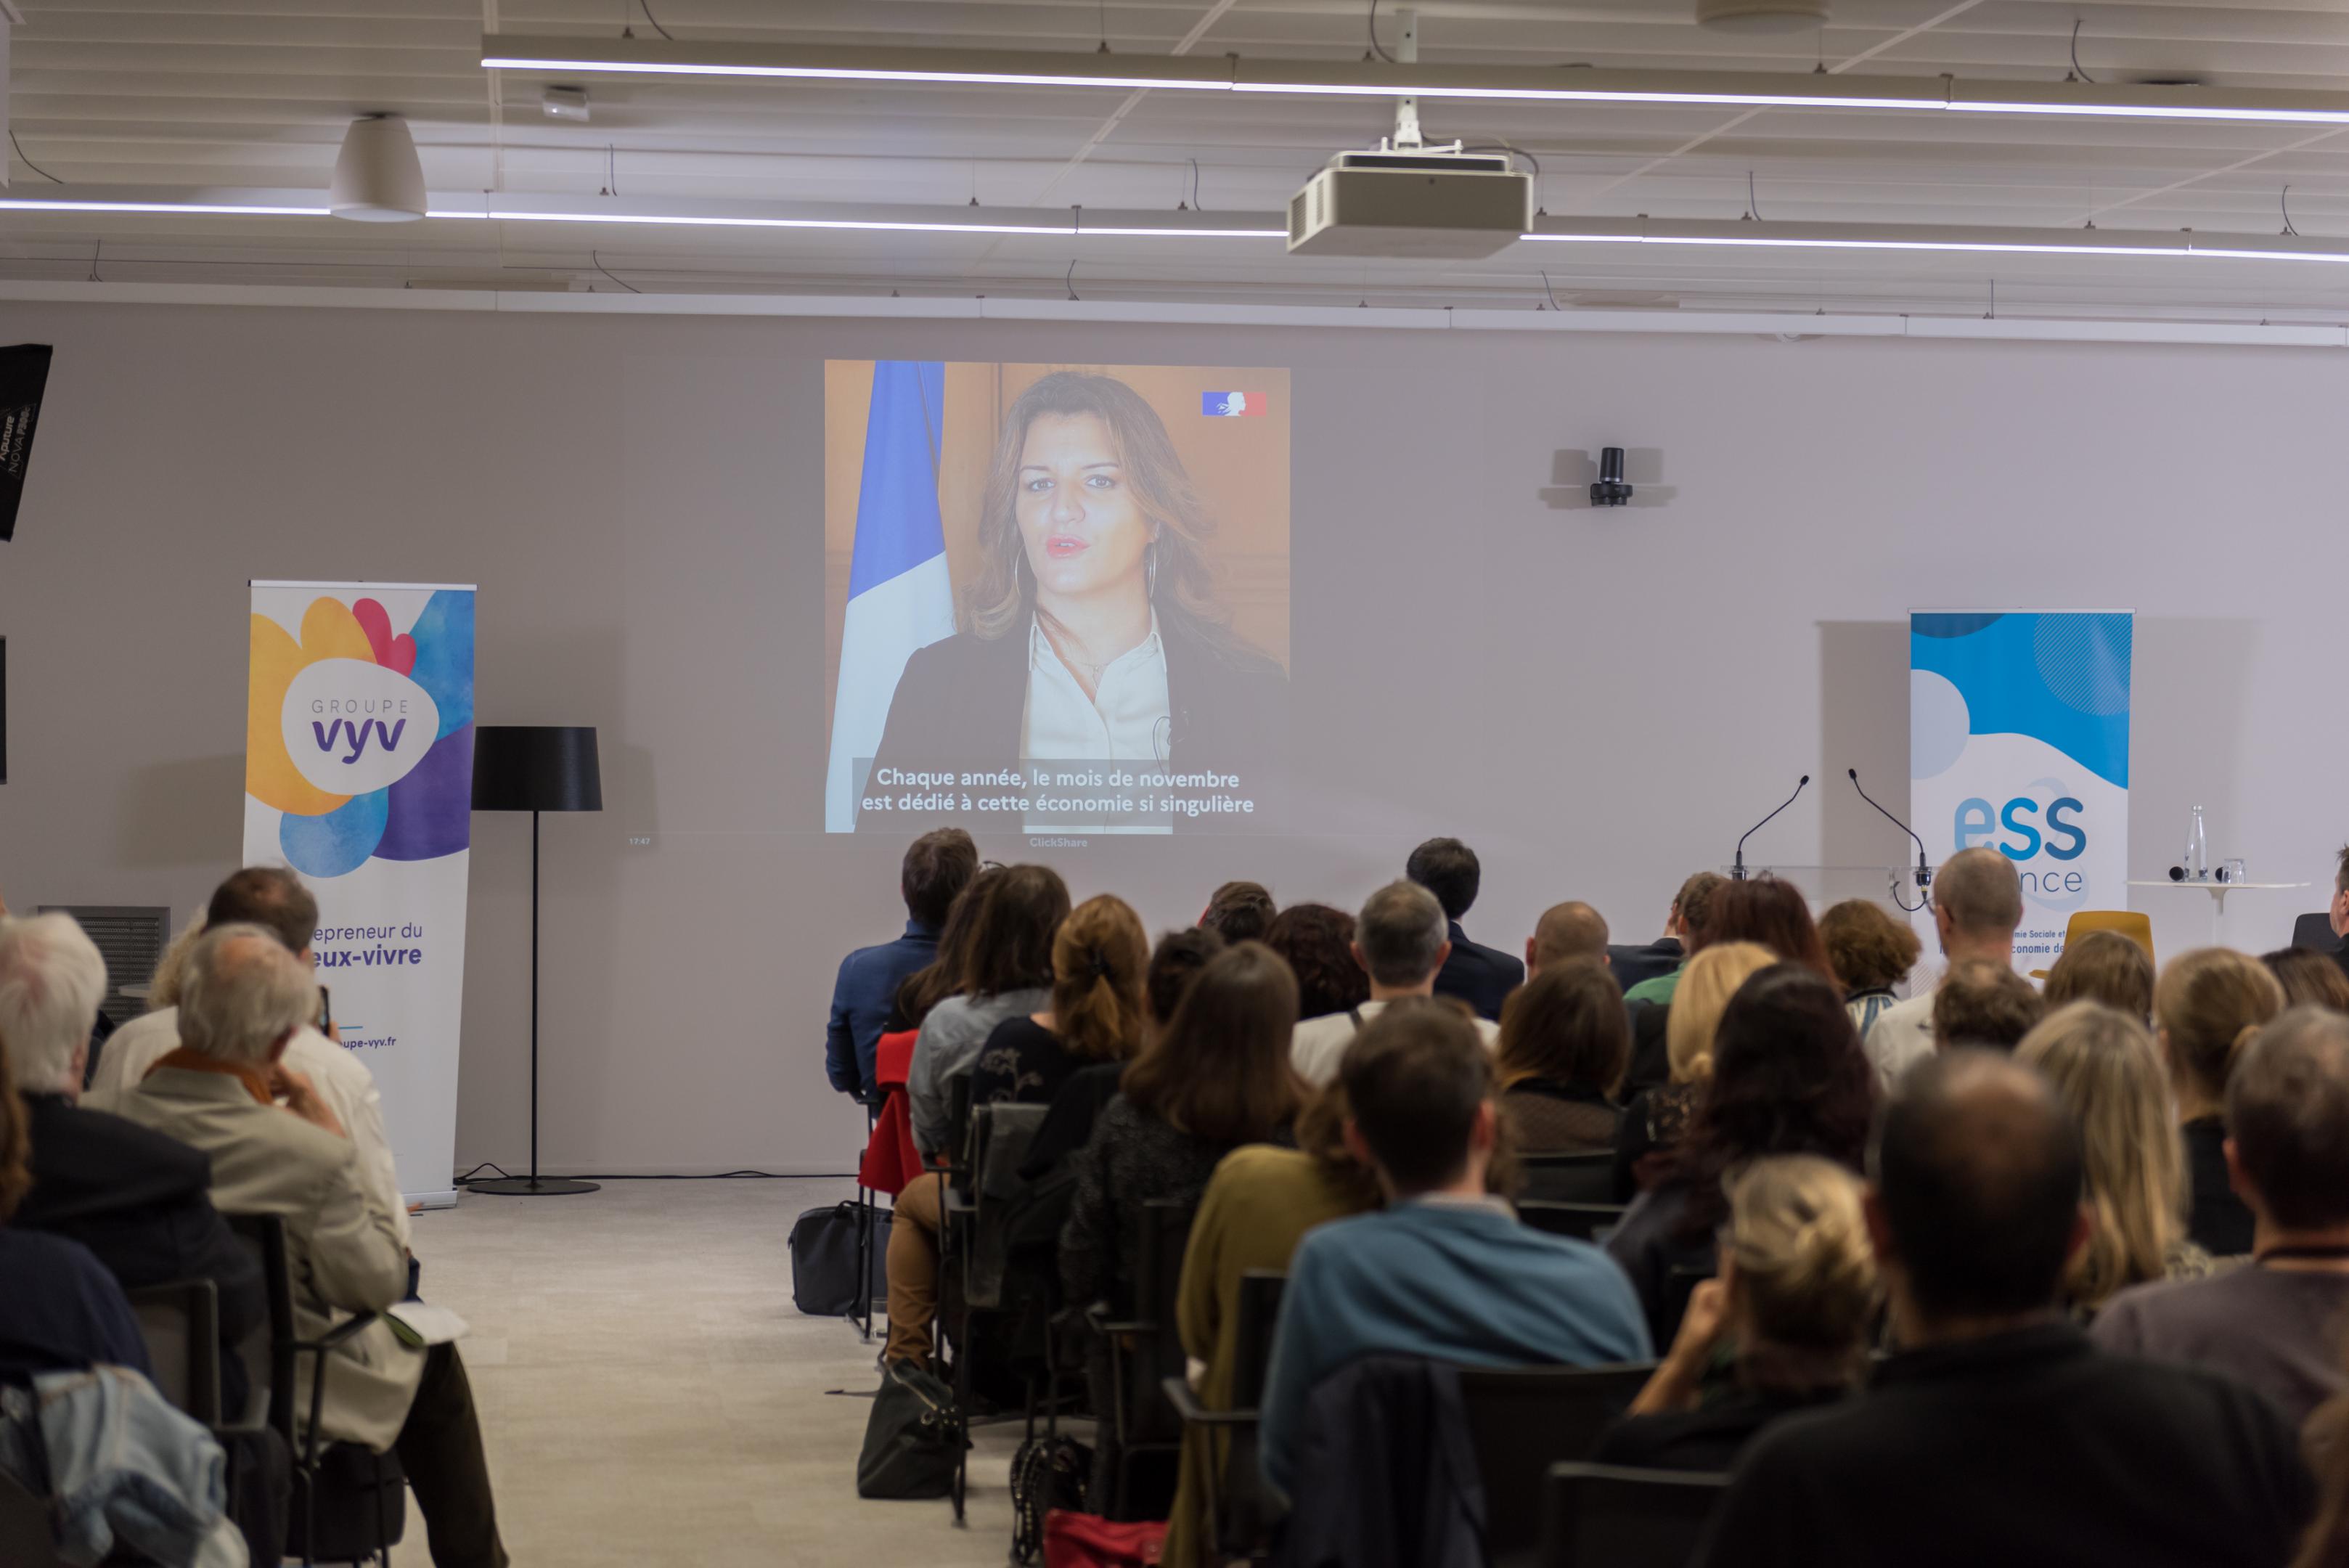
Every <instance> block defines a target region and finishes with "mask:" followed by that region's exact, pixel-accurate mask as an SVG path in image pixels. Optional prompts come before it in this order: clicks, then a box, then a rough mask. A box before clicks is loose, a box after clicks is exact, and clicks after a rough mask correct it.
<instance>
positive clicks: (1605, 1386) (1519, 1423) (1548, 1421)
mask: <svg viewBox="0 0 2349 1568" xmlns="http://www.w3.org/2000/svg"><path fill="white" fill-rule="evenodd" d="M1654 1371H1655V1367H1654V1366H1504V1367H1491V1366H1464V1367H1462V1368H1461V1369H1460V1400H1461V1405H1462V1407H1463V1408H1464V1410H1465V1412H1466V1414H1467V1417H1468V1440H1469V1443H1470V1445H1471V1446H1472V1447H1474V1448H1475V1450H1476V1464H1477V1469H1478V1471H1479V1473H1480V1474H1481V1475H1482V1476H1483V1478H1484V1483H1485V1558H1486V1561H1487V1562H1489V1563H1492V1564H1493V1565H1494V1568H1516V1565H1523V1564H1530V1563H1532V1562H1533V1560H1534V1553H1535V1552H1536V1550H1537V1548H1538V1547H1539V1546H1540V1544H1541V1521H1542V1489H1543V1486H1544V1484H1545V1481H1546V1479H1547V1476H1548V1475H1549V1469H1550V1467H1551V1466H1552V1465H1555V1464H1560V1463H1566V1462H1569V1461H1576V1460H1581V1459H1588V1458H1589V1457H1590V1454H1591V1450H1592V1449H1596V1448H1597V1447H1598V1446H1599V1434H1600V1433H1602V1432H1604V1431H1606V1430H1607V1428H1609V1427H1610V1426H1612V1425H1613V1424H1614V1423H1615V1421H1616V1420H1617V1418H1618V1417H1620V1416H1621V1415H1622V1414H1623V1412H1624V1410H1625V1409H1626V1408H1627V1407H1629V1406H1630V1403H1631V1400H1632V1398H1633V1397H1635V1396H1636V1395H1637V1394H1638V1393H1639V1392H1640V1388H1641V1387H1643V1386H1645V1385H1646V1384H1647V1381H1648V1378H1649V1376H1650V1375H1651V1374H1652V1373H1653V1372H1654Z"/></svg>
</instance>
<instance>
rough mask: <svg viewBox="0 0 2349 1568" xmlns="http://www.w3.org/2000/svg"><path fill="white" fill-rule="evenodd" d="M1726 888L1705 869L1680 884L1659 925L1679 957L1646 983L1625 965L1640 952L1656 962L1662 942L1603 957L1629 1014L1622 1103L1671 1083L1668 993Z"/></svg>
mask: <svg viewBox="0 0 2349 1568" xmlns="http://www.w3.org/2000/svg"><path fill="white" fill-rule="evenodd" d="M1727 886H1729V881H1728V878H1726V877H1717V876H1715V875H1714V874H1713V873H1712V872H1710V871H1700V872H1698V873H1697V874H1696V875H1695V876H1693V877H1690V878H1689V879H1688V880H1687V881H1685V882H1683V883H1682V884H1681V890H1680V896H1679V897H1678V898H1674V899H1673V900H1672V908H1671V916H1670V919H1669V921H1668V923H1667V925H1666V927H1665V940H1667V941H1670V942H1671V943H1672V944H1673V946H1675V947H1676V948H1677V949H1679V954H1678V956H1676V957H1674V958H1673V959H1672V961H1671V963H1670V964H1669V965H1661V963H1659V965H1658V967H1657V970H1656V972H1654V973H1652V974H1651V975H1650V976H1649V977H1648V978H1647V979H1645V980H1640V979H1638V978H1636V977H1628V978H1627V976H1626V974H1625V966H1626V965H1627V964H1630V965H1632V966H1634V967H1636V966H1637V965H1638V964H1639V963H1640V961H1641V960H1640V953H1645V954H1647V955H1649V957H1650V961H1651V962H1652V961H1656V960H1657V957H1658V955H1661V952H1662V951H1663V948H1664V943H1663V942H1659V943H1658V944H1657V945H1656V947H1655V948H1653V949H1643V950H1640V951H1639V952H1635V953H1633V954H1630V955H1628V956H1627V955H1626V953H1625V952H1624V951H1623V950H1621V949H1617V950H1615V951H1614V952H1612V953H1610V954H1609V958H1610V959H1611V961H1612V967H1613V968H1614V970H1615V978H1616V979H1617V980H1618V981H1621V982H1622V984H1623V1001H1624V1002H1625V1004H1626V1005H1628V1006H1629V1007H1630V1010H1631V1065H1630V1069H1629V1070H1628V1071H1627V1072H1625V1074H1624V1075H1623V1088H1622V1091H1621V1093H1622V1095H1623V1096H1624V1097H1625V1098H1626V1099H1629V1098H1630V1096H1633V1095H1635V1094H1638V1093H1639V1092H1640V1090H1642V1089H1652V1088H1656V1087H1658V1086H1660V1085H1663V1084H1665V1083H1667V1082H1669V1081H1670V1080H1671V1057H1670V1055H1669V1054H1668V1051H1667V1048H1666V1047H1667V1042H1666V1041H1665V1039H1664V1020H1665V1016H1666V1015H1667V1014H1668V1013H1670V1012H1671V1005H1672V993H1673V992H1675V991H1676V990H1677V989H1678V988H1679V986H1680V977H1681V974H1682V971H1684V970H1685V969H1686V967H1687V965H1688V962H1689V961H1690V960H1691V959H1692V958H1694V957H1695V956H1696V954H1697V952H1698V951H1699V950H1702V948H1703V946H1704V944H1705V942H1706V941H1707V940H1708V939H1709V932H1708V929H1707V928H1708V927H1709V925H1710V924H1711V922H1712V919H1713V900H1714V899H1715V898H1717V897H1718V896H1719V895H1720V892H1721V889H1722V888H1726V887H1727Z"/></svg>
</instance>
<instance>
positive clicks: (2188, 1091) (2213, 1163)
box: [2153, 948, 2283, 1258]
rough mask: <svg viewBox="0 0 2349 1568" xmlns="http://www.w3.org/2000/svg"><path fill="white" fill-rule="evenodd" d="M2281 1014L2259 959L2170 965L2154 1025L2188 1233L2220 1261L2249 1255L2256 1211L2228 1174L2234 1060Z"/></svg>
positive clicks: (2275, 988) (2217, 957) (2194, 957)
mask: <svg viewBox="0 0 2349 1568" xmlns="http://www.w3.org/2000/svg"><path fill="white" fill-rule="evenodd" d="M2282 1011H2283V987H2282V986H2281V985H2278V984H2277V983H2276V979H2275V976H2273V975H2271V974H2270V973H2269V972H2268V971H2267V970H2266V968H2265V967H2264V966H2262V965H2261V963H2260V961H2258V960H2257V959H2253V958H2249V957H2246V956H2245V955H2243V954H2241V953H2239V952H2233V951H2230V950H2227V949H2225V948H2201V949H2198V950H2195V951H2193V952H2189V953H2182V954H2180V955H2179V956H2178V957H2177V958H2174V959H2172V960H2170V961H2169V962H2168V965H2166V966H2165V967H2164V968H2163V970H2162V971H2161V979H2160V981H2158V983H2157V984H2156V985H2155V986H2154V991H2153V1019H2154V1025H2155V1031H2156V1033H2157V1035H2158V1039H2159V1042H2160V1044H2161V1054H2162V1058H2163V1062H2164V1064H2165V1065H2166V1066H2167V1067H2168V1070H2169V1086H2170V1093H2171V1095H2172V1096H2174V1097H2175V1098H2176V1100H2177V1103H2178V1122H2179V1124H2180V1126H2181V1127H2182V1129H2183V1131H2184V1135H2185V1138H2186V1184H2187V1194H2188V1209H2187V1221H2186V1230H2187V1234H2189V1235H2190V1236H2192V1237H2193V1238H2194V1240H2195V1241H2198V1242H2199V1243H2200V1244H2201V1245H2202V1247H2203V1248H2204V1249H2206V1250H2207V1251H2209V1252H2210V1253H2211V1254H2212V1255H2213V1256H2215V1257H2220V1258H2232V1257H2240V1256H2241V1255H2242V1254H2243V1253H2246V1252H2249V1251H2251V1242H2252V1235H2251V1231H2252V1225H2251V1210H2249V1209H2247V1208H2245V1207H2244V1206H2243V1200H2242V1199H2240V1198H2238V1197H2236V1196H2235V1193H2234V1189H2233V1188H2232V1185H2231V1184H2230V1179H2229V1177H2228V1174H2227V1154H2226V1144H2227V1120H2226V1105H2227V1080H2228V1078H2229V1076H2230V1075H2231V1074H2232V1073H2233V1071H2234V1066H2235V1058H2236V1057H2237V1055H2238V1054H2240V1053H2241V1051H2242V1049H2243V1047H2244V1046H2246V1045H2248V1044H2250V1043H2251V1037H2252V1036H2253V1035H2255V1034H2257V1033H2259V1032H2260V1030H2261V1027H2262V1026H2263V1025H2265V1024H2266V1023H2268V1021H2269V1020H2271V1019H2272V1018H2273V1017H2275V1015H2276V1014H2277V1013H2279V1012H2282Z"/></svg>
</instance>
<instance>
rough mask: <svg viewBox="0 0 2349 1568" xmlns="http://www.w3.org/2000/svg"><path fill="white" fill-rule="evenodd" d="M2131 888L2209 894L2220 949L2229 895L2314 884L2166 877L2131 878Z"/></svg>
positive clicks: (2214, 942)
mask: <svg viewBox="0 0 2349 1568" xmlns="http://www.w3.org/2000/svg"><path fill="white" fill-rule="evenodd" d="M2129 886H2130V887H2132V888H2180V889H2186V888H2192V889H2194V890H2196V891H2199V892H2203V893H2208V894H2209V895H2210V945H2211V946H2212V947H2220V946H2222V945H2224V944H2223V943H2222V942H2221V940H2220V936H2219V921H2220V917H2221V916H2223V915H2224V914H2225V913H2226V912H2227V895H2228V894H2230V893H2275V892H2282V891H2283V890H2285V889H2288V888H2307V887H2311V886H2313V884H2312V883H2307V882H2220V881H2217V880H2215V879H2214V880H2210V881H2199V880H2196V879H2194V878H2191V877H2189V878H2188V879H2187V880H2185V881H2182V882H2173V881H2171V880H2170V879H2169V878H2168V877H2163V878H2162V879H2161V880H2160V881H2158V882H2140V881H2137V880H2136V879H2135V878H2131V880H2130V882H2129Z"/></svg>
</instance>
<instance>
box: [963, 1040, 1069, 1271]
mask: <svg viewBox="0 0 2349 1568" xmlns="http://www.w3.org/2000/svg"><path fill="white" fill-rule="evenodd" d="M962 1081H963V1082H964V1083H965V1084H968V1082H969V1080H968V1078H965V1079H963V1080H962ZM1050 1108H1051V1107H1050V1106H1022V1105H1009V1104H1005V1105H987V1106H978V1107H976V1108H975V1109H974V1110H972V1112H971V1113H970V1143H969V1145H968V1148H969V1151H970V1173H969V1174H970V1181H971V1192H972V1195H973V1198H974V1199H975V1202H976V1210H975V1212H974V1213H973V1215H972V1217H971V1242H970V1251H969V1253H968V1255H967V1256H966V1257H965V1259H964V1260H963V1293H964V1299H965V1300H966V1301H968V1303H970V1304H971V1305H972V1306H975V1307H993V1306H998V1305H1000V1304H1001V1303H1002V1299H1003V1272H1004V1270H1005V1268H1006V1267H1007V1266H1008V1265H1009V1262H1010V1257H1011V1241H1010V1231H1009V1215H1008V1213H1007V1212H1006V1210H1005V1207H1004V1205H1005V1203H1006V1202H1007V1200H1009V1199H1010V1198H1011V1196H1012V1195H1013V1194H1014V1193H1015V1192H1017V1191H1018V1190H1019V1186H1020V1182H1019V1168H1020V1166H1022V1165H1023V1164H1025V1163H1027V1159H1028V1147H1029V1145H1030V1144H1032V1143H1034V1142H1035V1141H1036V1129H1037V1128H1039V1127H1042V1126H1043V1125H1044V1116H1045V1113H1046V1112H1047V1111H1049V1110H1050Z"/></svg>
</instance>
